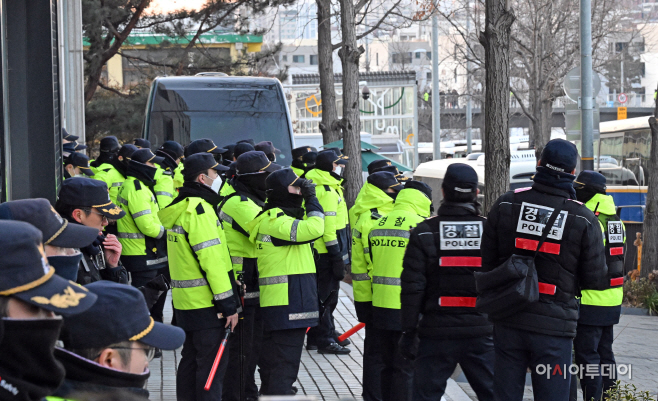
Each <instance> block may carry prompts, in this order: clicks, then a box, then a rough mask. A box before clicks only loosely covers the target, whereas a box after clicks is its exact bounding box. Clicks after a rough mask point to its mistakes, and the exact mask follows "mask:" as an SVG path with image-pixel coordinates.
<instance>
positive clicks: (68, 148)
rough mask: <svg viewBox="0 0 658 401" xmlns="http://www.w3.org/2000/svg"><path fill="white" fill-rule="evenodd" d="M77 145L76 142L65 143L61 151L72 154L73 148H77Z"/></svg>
mask: <svg viewBox="0 0 658 401" xmlns="http://www.w3.org/2000/svg"><path fill="white" fill-rule="evenodd" d="M77 144H78V143H77V142H67V143H65V144H64V145H62V150H63V151H64V152H68V153H73V152H75V147H76V146H77Z"/></svg>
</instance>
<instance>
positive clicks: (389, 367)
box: [363, 326, 413, 401]
mask: <svg viewBox="0 0 658 401" xmlns="http://www.w3.org/2000/svg"><path fill="white" fill-rule="evenodd" d="M366 327H367V326H366ZM401 336H402V332H401V331H393V330H382V329H377V328H374V327H371V328H370V329H369V330H368V331H367V332H366V340H367V341H368V342H369V344H368V346H367V347H366V348H365V349H364V355H363V358H364V367H363V382H364V393H366V388H365V387H366V376H368V377H370V376H371V375H372V378H374V380H373V381H374V382H375V383H377V382H378V383H379V386H380V391H379V393H380V394H381V399H382V400H384V401H408V400H410V399H411V382H412V378H413V365H412V363H411V361H408V360H406V359H404V358H403V357H402V355H400V352H399V350H398V341H400V337H401ZM366 354H368V355H367V357H368V359H369V360H370V361H372V362H374V363H370V364H366V363H365V359H366ZM366 369H368V370H369V371H368V372H366ZM369 384H370V383H369ZM375 392H376V390H375ZM363 398H364V400H365V399H366V397H365V395H364V397H363Z"/></svg>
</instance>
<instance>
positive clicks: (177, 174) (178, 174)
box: [173, 163, 185, 189]
mask: <svg viewBox="0 0 658 401" xmlns="http://www.w3.org/2000/svg"><path fill="white" fill-rule="evenodd" d="M173 180H174V189H178V188H180V187H182V186H183V184H184V183H185V178H184V177H183V163H179V164H178V167H176V170H174V177H173Z"/></svg>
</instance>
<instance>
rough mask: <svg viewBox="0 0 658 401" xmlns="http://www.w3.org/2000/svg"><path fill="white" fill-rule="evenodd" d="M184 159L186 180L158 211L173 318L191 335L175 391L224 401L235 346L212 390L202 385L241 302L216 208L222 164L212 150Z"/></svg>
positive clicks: (180, 397) (235, 320)
mask: <svg viewBox="0 0 658 401" xmlns="http://www.w3.org/2000/svg"><path fill="white" fill-rule="evenodd" d="M184 163H185V168H184V170H183V171H185V184H183V186H182V187H181V188H180V190H179V194H178V196H177V197H176V199H174V201H173V202H172V203H171V205H169V206H168V207H167V208H165V209H164V210H162V211H160V213H159V215H160V218H161V219H162V222H163V224H164V225H165V226H166V227H167V248H168V249H167V252H168V254H169V257H170V260H171V264H170V274H171V279H172V287H173V290H172V299H173V302H174V317H175V319H176V324H177V325H178V326H179V327H181V328H182V329H183V330H185V333H186V339H185V344H184V345H183V351H182V353H181V357H182V359H181V362H180V365H179V366H178V375H177V376H176V395H177V399H178V400H217V401H219V400H221V399H222V388H223V384H222V383H223V380H224V374H225V372H226V368H227V366H228V361H229V354H230V350H227V351H228V353H227V351H225V353H224V356H223V358H222V360H221V363H220V364H219V368H218V370H217V374H216V376H215V379H214V381H213V383H212V387H211V388H210V391H205V390H204V389H203V387H204V384H205V380H206V378H207V377H208V374H209V373H210V369H211V368H212V365H213V361H214V359H215V355H216V354H217V350H218V349H219V346H220V343H221V341H222V338H223V337H224V332H225V330H226V328H228V329H229V330H231V331H232V330H233V329H234V328H235V326H236V325H237V323H238V312H239V309H238V307H239V302H240V301H239V299H238V294H237V287H236V286H235V280H234V276H233V268H232V265H231V257H230V255H229V251H228V247H227V246H226V237H225V235H224V230H223V229H222V224H221V223H220V221H219V219H218V216H217V212H216V208H217V206H218V204H219V196H218V195H217V193H215V191H213V190H212V189H211V187H212V184H213V181H215V180H218V179H219V173H218V170H217V168H218V167H220V165H219V163H218V162H217V161H215V159H214V158H213V157H212V155H211V154H209V153H207V152H204V153H199V154H194V155H191V156H188V157H186V158H185V162H184ZM221 167H223V166H221ZM240 309H241V308H240ZM231 341H235V340H231Z"/></svg>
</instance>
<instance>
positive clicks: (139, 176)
mask: <svg viewBox="0 0 658 401" xmlns="http://www.w3.org/2000/svg"><path fill="white" fill-rule="evenodd" d="M157 160H159V158H158V157H157V156H155V155H154V154H153V152H151V149H139V150H136V151H135V152H134V153H133V154H132V155H131V158H130V160H129V161H128V170H127V171H126V174H127V175H128V176H127V178H126V180H125V181H124V183H123V185H121V188H120V189H119V193H118V195H117V201H118V202H119V205H120V206H121V209H123V211H125V212H126V216H124V217H123V218H122V219H120V220H119V221H118V224H117V229H118V232H119V233H118V235H117V236H118V237H119V241H120V242H121V246H122V247H123V250H122V258H121V259H122V261H123V264H124V266H126V269H128V271H129V272H130V275H131V284H132V285H133V286H135V287H141V286H143V285H145V284H146V283H148V282H149V281H151V280H152V279H153V278H154V277H155V276H156V275H157V273H158V270H160V269H161V268H163V267H165V266H167V253H166V239H165V237H164V234H165V229H164V227H163V226H162V223H161V222H160V219H159V218H158V211H159V210H160V208H159V207H158V204H157V202H156V199H155V194H154V193H153V186H154V185H155V179H154V178H155V173H156V171H157V169H156V168H155V164H154V162H156V161H157ZM158 317H159V316H158Z"/></svg>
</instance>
